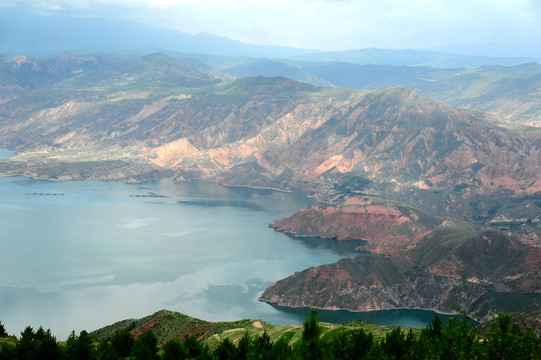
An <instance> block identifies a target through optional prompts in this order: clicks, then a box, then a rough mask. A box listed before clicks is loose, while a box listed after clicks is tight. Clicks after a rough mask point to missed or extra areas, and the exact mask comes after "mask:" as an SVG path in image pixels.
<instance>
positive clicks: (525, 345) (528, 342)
mask: <svg viewBox="0 0 541 360" xmlns="http://www.w3.org/2000/svg"><path fill="white" fill-rule="evenodd" d="M290 340H291V337H288V336H287V333H285V334H284V335H282V336H281V337H280V338H278V339H276V340H275V341H271V339H270V337H269V335H268V334H267V333H266V332H264V333H262V334H261V335H259V336H253V337H252V336H250V335H249V334H248V333H245V334H244V335H243V336H242V338H240V340H238V341H236V343H234V342H232V341H231V340H229V338H225V339H223V340H222V341H221V342H219V343H218V344H214V345H213V346H209V344H207V343H205V342H203V341H199V340H198V338H197V337H196V336H194V335H190V336H186V337H185V338H184V339H173V340H170V341H168V342H167V343H165V344H164V345H163V346H161V347H159V346H158V338H157V337H156V335H155V334H154V332H153V331H152V330H148V331H146V332H144V333H143V334H141V335H140V336H138V337H137V338H135V337H134V335H133V334H132V333H131V332H130V331H129V330H128V329H124V330H122V331H118V332H116V333H115V334H114V335H113V336H111V337H109V338H103V339H101V340H98V339H96V338H94V337H93V336H91V335H90V334H89V333H88V332H87V331H85V330H83V331H81V332H80V333H79V335H76V334H75V332H72V333H71V335H70V336H69V337H68V339H67V340H66V341H65V342H59V341H57V339H56V337H55V336H54V335H53V334H52V333H51V331H50V330H44V329H43V327H40V328H39V329H37V330H36V331H34V330H33V329H32V328H31V327H30V326H28V327H26V329H25V330H24V331H23V332H22V333H21V335H20V337H19V338H17V337H16V336H13V335H9V334H8V333H7V332H6V330H5V328H4V326H3V325H2V324H1V323H0V360H3V359H21V360H24V359H29V360H30V359H40V360H49V359H51V360H52V359H66V360H68V359H79V360H94V359H103V360H105V359H163V360H173V359H209V360H211V359H239V360H241V359H269V360H270V359H380V360H381V359H383V360H385V359H450V360H451V359H541V339H540V338H539V337H537V336H536V335H535V334H534V332H533V331H532V329H531V328H530V327H526V328H525V327H524V326H521V325H520V321H519V322H517V321H515V319H514V317H513V316H511V315H509V314H503V313H501V314H499V315H498V316H497V317H494V318H493V319H492V320H491V321H489V322H488V323H486V324H483V325H481V326H472V325H471V323H470V322H468V320H466V318H464V317H463V318H461V319H460V320H457V319H455V318H451V319H450V321H449V322H448V323H447V324H446V325H444V324H443V323H442V321H441V320H440V318H439V317H438V316H436V317H435V318H434V319H433V320H432V322H431V323H430V324H429V325H428V326H427V327H426V328H424V329H422V330H421V331H420V332H414V331H412V330H411V329H410V330H409V331H408V332H404V331H402V330H401V329H400V328H398V327H397V328H394V329H393V330H392V331H390V332H387V333H386V334H385V336H384V337H383V338H381V339H375V338H374V336H373V335H372V333H371V332H365V331H364V330H363V328H359V329H353V330H352V329H346V328H345V327H341V326H337V327H335V328H334V329H332V330H331V331H327V332H325V333H324V334H323V335H322V327H321V326H320V325H319V319H318V317H317V310H316V309H312V311H311V316H310V317H309V318H308V319H306V321H305V322H304V324H303V331H302V336H301V338H300V339H299V340H297V341H294V342H293V343H291V342H290Z"/></svg>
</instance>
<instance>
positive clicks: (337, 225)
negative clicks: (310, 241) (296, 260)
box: [269, 198, 442, 254]
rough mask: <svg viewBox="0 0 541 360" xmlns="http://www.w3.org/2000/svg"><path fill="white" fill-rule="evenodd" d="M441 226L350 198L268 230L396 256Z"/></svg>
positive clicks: (403, 210)
mask: <svg viewBox="0 0 541 360" xmlns="http://www.w3.org/2000/svg"><path fill="white" fill-rule="evenodd" d="M441 222H442V220H440V219H439V218H437V217H433V216H429V215H426V214H423V213H422V212H420V211H418V210H415V209H412V208H409V207H406V206H399V205H394V204H391V203H385V202H382V201H375V200H362V199H358V198H350V199H349V200H348V201H347V202H346V204H345V205H343V206H339V207H335V206H327V207H322V206H311V207H308V208H305V209H301V210H299V211H297V212H296V213H294V214H293V215H291V216H290V217H288V218H285V219H282V220H277V221H275V222H274V223H272V224H270V225H269V226H270V227H272V228H274V229H276V230H278V231H282V232H285V233H287V234H290V235H293V236H297V237H320V238H328V239H336V240H338V241H344V240H354V239H358V240H365V241H367V244H366V245H365V246H363V247H362V248H360V249H359V250H364V251H371V252H374V253H379V254H390V253H392V254H398V253H403V252H404V251H406V250H408V249H410V248H412V247H413V246H415V244H416V243H417V242H418V241H419V240H420V239H421V238H422V237H424V236H425V235H427V234H428V233H430V231H431V230H432V229H433V228H434V227H436V226H437V225H439V224H440V223H441Z"/></svg>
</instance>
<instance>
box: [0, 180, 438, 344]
mask: <svg viewBox="0 0 541 360" xmlns="http://www.w3.org/2000/svg"><path fill="white" fill-rule="evenodd" d="M0 198H1V199H2V201H1V202H0V248H1V249H2V251H1V252H0V271H1V273H2V277H1V280H0V321H2V323H3V324H4V326H5V327H6V329H7V331H8V332H9V333H12V334H19V333H20V332H21V331H22V330H23V329H24V327H26V326H27V325H30V326H32V327H34V328H37V327H39V326H40V325H42V326H43V327H45V328H51V330H52V332H53V333H54V334H55V335H56V336H57V337H58V339H65V338H67V336H68V335H69V333H70V332H71V330H75V331H76V332H79V331H80V330H83V329H85V330H87V331H92V330H95V329H97V328H100V327H103V326H105V325H109V324H112V323H114V322H116V321H119V320H123V319H126V318H139V317H143V316H146V315H149V314H152V313H153V312H155V311H158V310H161V309H169V310H172V311H178V312H181V313H184V314H187V315H190V316H193V317H197V318H200V319H204V320H209V321H230V320H238V319H245V318H254V319H262V320H264V321H267V322H270V323H275V324H284V325H300V324H302V322H303V321H304V319H305V317H306V316H304V315H300V316H299V314H298V313H295V312H292V311H289V310H288V309H286V310H284V309H278V308H274V307H272V306H270V305H268V304H266V303H263V302H259V301H258V300H257V298H258V297H259V295H260V294H261V292H262V291H263V290H264V289H265V288H266V287H267V286H268V285H270V284H271V283H272V282H274V281H276V280H279V279H282V278H284V277H287V276H289V275H291V274H293V273H294V272H297V271H301V270H303V269H305V268H308V267H310V266H317V265H322V264H326V263H332V262H335V261H338V260H339V259H341V258H343V257H346V256H351V257H352V256H355V255H356V252H354V250H353V248H354V247H352V246H351V244H347V243H344V246H341V245H340V244H337V243H336V242H332V241H331V242H328V241H319V242H312V241H309V240H307V239H294V238H291V237H289V236H287V235H284V234H282V233H280V232H276V231H274V230H273V229H271V228H269V227H268V224H269V223H271V222H273V221H274V220H276V219H280V218H283V217H286V216H289V215H291V214H292V213H293V212H295V211H297V210H299V209H300V208H302V207H304V206H307V205H308V204H310V201H311V200H310V199H308V198H306V197H305V196H303V195H302V194H299V193H295V192H292V193H282V192H275V191H271V190H257V189H248V188H240V187H224V186H220V185H216V184H212V183H198V182H189V183H179V184H175V183H172V182H170V181H167V180H163V181H157V182H149V183H144V184H137V185H134V184H122V183H108V182H99V181H74V182H52V181H37V180H30V179H26V178H22V177H12V178H0ZM348 246H349V247H348ZM400 311H401V310H398V313H390V314H389V315H388V316H386V317H385V316H384V318H386V322H385V321H384V320H382V319H376V320H377V321H373V322H376V323H377V322H379V323H384V324H390V325H413V326H424V325H426V324H427V323H428V322H429V321H430V320H432V318H433V313H431V312H429V313H431V314H430V316H427V317H426V318H423V317H420V316H417V315H413V316H410V317H409V320H406V321H404V320H403V319H402V320H400V317H399V316H397V314H400ZM347 313H348V312H336V313H334V314H335V315H337V316H338V315H340V316H339V319H338V318H337V320H339V321H344V320H343V319H347V320H353V319H359V313H349V314H350V315H351V317H350V318H348V317H347ZM344 314H346V315H344ZM322 319H323V316H322ZM325 319H327V317H326V316H325ZM393 319H394V320H393ZM412 319H413V320H412ZM419 319H420V320H419ZM325 321H330V320H325Z"/></svg>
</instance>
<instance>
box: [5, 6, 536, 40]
mask: <svg viewBox="0 0 541 360" xmlns="http://www.w3.org/2000/svg"><path fill="white" fill-rule="evenodd" d="M7 1H10V0H7ZM19 3H22V4H24V5H25V6H26V7H29V8H33V9H36V10H40V11H46V12H49V13H51V12H62V13H64V14H69V15H72V16H102V17H109V18H116V19H119V18H121V19H127V20H134V21H139V22H143V23H146V24H150V25H154V26H158V27H167V28H172V29H175V30H179V31H183V32H188V33H192V34H194V33H199V32H207V33H214V34H217V35H221V36H227V37H230V38H233V39H238V40H242V41H245V42H249V43H261V44H274V45H288V46H295V47H305V48H321V49H328V50H339V49H346V48H362V47H380V48H419V47H422V48H427V47H434V46H442V45H445V44H453V43H475V42H498V41H503V42H510V41H511V42H512V41H518V40H520V41H523V42H527V41H530V42H533V43H534V44H539V41H540V40H539V39H537V34H538V32H539V30H538V29H539V28H541V5H540V2H538V1H534V0H490V1H489V0H455V1H433V0H409V1H403V0H380V1H377V2H376V1H369V0H359V1H349V0H86V1H80V0H33V1H32V0H24V1H22V2H19Z"/></svg>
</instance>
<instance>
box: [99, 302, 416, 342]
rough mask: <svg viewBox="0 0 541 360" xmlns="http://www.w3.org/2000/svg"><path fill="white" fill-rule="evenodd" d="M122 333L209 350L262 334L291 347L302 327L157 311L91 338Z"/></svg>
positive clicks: (374, 328) (371, 328)
mask: <svg viewBox="0 0 541 360" xmlns="http://www.w3.org/2000/svg"><path fill="white" fill-rule="evenodd" d="M320 325H321V326H322V327H323V332H322V335H324V334H325V333H327V332H329V331H333V330H335V329H338V328H341V327H345V328H348V329H353V328H363V329H364V330H365V331H366V332H372V334H373V336H374V338H375V339H379V338H384V337H385V333H386V332H388V331H391V330H392V329H393V327H390V326H380V325H374V324H369V323H365V322H363V321H355V322H349V323H346V324H340V325H337V324H329V323H320ZM124 329H128V330H130V331H131V332H132V334H134V335H135V336H139V335H140V334H142V333H143V332H144V331H146V330H151V331H153V332H154V334H155V335H156V336H157V338H158V344H159V345H163V344H165V343H167V342H168V341H169V340H171V339H175V338H177V339H183V338H185V337H186V336H190V335H195V336H196V337H197V338H199V339H201V340H203V341H205V342H206V343H208V344H209V346H210V347H211V348H212V347H213V346H216V345H217V344H218V343H219V342H221V341H222V340H224V339H225V338H229V339H230V340H231V341H232V342H233V343H237V342H238V340H239V339H240V338H241V337H242V336H243V335H244V334H245V333H247V334H248V335H250V336H252V337H254V336H259V335H261V334H263V332H267V334H268V335H269V336H270V338H271V340H272V341H274V340H276V339H278V338H279V337H281V336H286V337H287V338H288V339H289V342H290V343H291V344H292V343H294V342H295V341H297V340H298V339H300V337H301V333H302V330H303V327H302V326H288V325H273V324H268V323H266V322H264V321H261V320H250V319H244V320H238V321H229V322H208V321H205V320H200V319H196V318H192V317H190V316H187V315H183V314H180V313H177V312H173V311H169V310H161V311H158V312H156V313H155V314H152V315H149V316H146V317H144V318H141V319H128V320H123V321H119V322H117V323H114V324H112V325H109V326H106V327H104V328H102V329H99V330H96V331H94V332H92V335H94V336H96V338H97V339H103V338H109V337H111V336H113V335H114V334H115V333H116V332H118V331H122V330H124ZM402 330H403V331H408V330H409V328H406V327H402ZM414 330H415V329H414Z"/></svg>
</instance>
